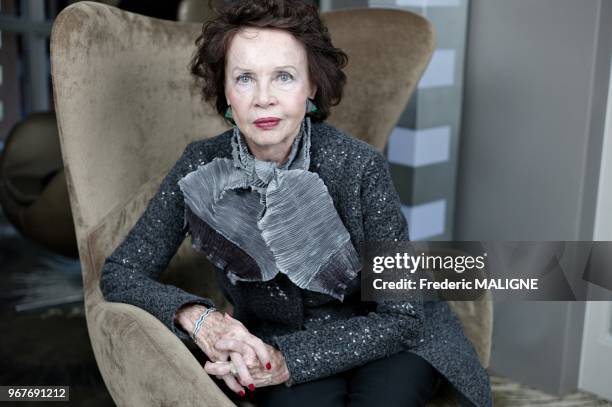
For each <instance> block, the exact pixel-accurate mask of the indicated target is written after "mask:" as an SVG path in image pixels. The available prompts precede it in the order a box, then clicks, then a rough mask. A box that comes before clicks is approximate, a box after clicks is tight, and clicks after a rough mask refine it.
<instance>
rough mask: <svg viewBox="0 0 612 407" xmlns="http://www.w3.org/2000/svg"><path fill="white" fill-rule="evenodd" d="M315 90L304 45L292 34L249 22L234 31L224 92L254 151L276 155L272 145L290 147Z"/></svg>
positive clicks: (227, 60)
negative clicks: (244, 26) (259, 26)
mask: <svg viewBox="0 0 612 407" xmlns="http://www.w3.org/2000/svg"><path fill="white" fill-rule="evenodd" d="M315 92H316V88H315V87H313V86H311V84H310V80H309V77H308V61H307V56H306V50H305V49H304V46H303V45H302V44H301V43H300V42H298V41H297V40H296V39H295V38H294V37H293V35H291V34H290V33H288V32H286V31H283V30H278V29H271V28H252V27H247V28H244V29H242V30H240V31H239V32H238V33H237V34H236V35H235V36H234V37H233V39H232V41H231V43H230V46H229V49H228V52H227V57H226V68H225V96H226V97H227V102H228V104H229V105H230V106H231V108H232V116H233V118H234V121H235V122H236V124H237V125H238V128H239V129H240V131H241V132H242V133H243V134H244V136H245V138H246V141H247V144H248V146H249V148H250V149H251V152H252V153H253V154H254V155H255V156H257V157H258V158H260V157H266V156H268V157H270V156H272V157H274V156H275V155H276V154H274V153H272V151H284V150H287V151H288V150H289V147H290V146H291V143H292V142H293V140H294V138H295V136H296V135H297V132H298V130H299V129H300V125H301V122H302V120H303V119H304V115H305V113H306V99H307V98H308V97H311V98H314V95H315ZM262 119H270V121H267V122H266V121H263V122H262ZM270 153H272V154H270Z"/></svg>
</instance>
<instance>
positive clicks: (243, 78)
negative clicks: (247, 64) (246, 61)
mask: <svg viewBox="0 0 612 407" xmlns="http://www.w3.org/2000/svg"><path fill="white" fill-rule="evenodd" d="M250 80H251V77H250V76H249V75H240V76H238V77H237V78H236V82H238V83H249V81H250Z"/></svg>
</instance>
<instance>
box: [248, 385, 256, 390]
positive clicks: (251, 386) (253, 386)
mask: <svg viewBox="0 0 612 407" xmlns="http://www.w3.org/2000/svg"><path fill="white" fill-rule="evenodd" d="M249 390H251V391H255V385H254V384H252V383H251V384H249Z"/></svg>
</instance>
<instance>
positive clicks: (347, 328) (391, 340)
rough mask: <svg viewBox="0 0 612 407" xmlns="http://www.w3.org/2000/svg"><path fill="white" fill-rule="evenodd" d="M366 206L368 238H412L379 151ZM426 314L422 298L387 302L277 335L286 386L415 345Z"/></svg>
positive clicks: (364, 187) (367, 178) (370, 168)
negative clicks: (287, 375)
mask: <svg viewBox="0 0 612 407" xmlns="http://www.w3.org/2000/svg"><path fill="white" fill-rule="evenodd" d="M361 205H362V212H363V228H364V238H365V240H366V241H394V240H397V241H404V240H408V226H407V223H406V219H405V218H404V216H403V214H402V212H401V206H400V201H399V197H398V195H397V192H396V191H395V188H394V187H393V183H392V180H391V176H390V173H389V167H388V164H387V161H386V159H385V158H384V157H383V156H382V155H381V154H380V153H378V152H375V153H373V157H372V158H371V160H370V161H369V162H368V163H367V164H366V168H365V170H364V173H363V176H362V181H361ZM423 318H424V313H423V304H422V302H421V301H419V300H414V301H402V302H397V301H396V302H391V301H382V302H378V303H376V305H375V307H374V309H373V310H372V311H371V312H369V313H368V314H367V315H364V316H354V317H351V318H348V319H345V320H338V321H333V322H330V323H328V324H325V325H323V326H320V327H317V328H316V329H311V330H301V331H297V332H293V333H290V334H287V335H283V336H276V337H274V338H273V339H274V342H275V344H276V346H277V347H278V348H279V349H280V351H281V352H282V353H283V356H284V357H285V360H286V363H287V367H288V369H289V373H290V379H289V380H288V381H287V382H285V385H286V386H291V385H293V384H299V383H304V382H308V381H311V380H316V379H320V378H323V377H326V376H330V375H333V374H336V373H339V372H342V371H345V370H348V369H351V368H353V367H356V366H360V365H363V364H365V363H367V362H368V361H371V360H375V359H379V358H383V357H386V356H389V355H392V354H394V353H397V352H400V351H402V350H403V349H406V348H410V347H413V346H415V345H416V344H417V343H419V342H420V341H421V336H422V332H423Z"/></svg>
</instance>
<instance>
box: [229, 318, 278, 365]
mask: <svg viewBox="0 0 612 407" xmlns="http://www.w3.org/2000/svg"><path fill="white" fill-rule="evenodd" d="M225 318H226V319H227V320H228V321H229V322H230V323H232V322H233V323H234V324H233V327H232V329H230V330H229V331H228V333H227V335H224V337H223V338H222V339H226V338H230V339H240V340H242V341H243V342H245V343H246V344H247V345H249V346H250V347H251V349H252V350H253V351H254V352H255V355H256V356H257V359H259V362H260V363H261V366H264V367H265V368H266V369H268V370H269V369H271V364H270V352H268V348H267V346H266V344H265V343H264V342H263V341H262V340H261V339H259V338H258V337H257V336H255V335H253V334H251V333H250V332H249V331H248V329H246V328H245V327H244V325H242V324H241V323H240V321H238V320H235V319H233V318H232V317H230V316H229V314H225ZM241 353H242V354H243V356H246V355H245V353H243V352H241ZM250 367H252V366H250Z"/></svg>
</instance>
